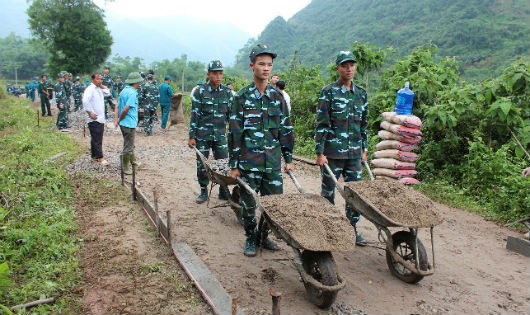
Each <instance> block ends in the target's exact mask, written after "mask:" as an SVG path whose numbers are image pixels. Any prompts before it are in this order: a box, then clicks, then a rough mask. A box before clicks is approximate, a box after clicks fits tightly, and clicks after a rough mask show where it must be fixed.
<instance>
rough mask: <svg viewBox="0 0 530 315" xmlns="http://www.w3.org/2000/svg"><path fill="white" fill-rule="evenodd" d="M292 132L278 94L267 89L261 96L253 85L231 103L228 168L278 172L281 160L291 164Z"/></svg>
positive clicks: (282, 99) (270, 88)
mask: <svg viewBox="0 0 530 315" xmlns="http://www.w3.org/2000/svg"><path fill="white" fill-rule="evenodd" d="M293 147H294V131H293V126H292V124H291V119H290V118H289V113H288V111H287V104H286V103H285V99H284V98H283V96H282V94H281V93H280V91H278V90H277V89H276V88H274V87H272V85H270V84H269V85H267V88H266V89H265V92H264V94H263V95H262V94H261V93H260V91H259V90H258V89H257V88H256V86H255V85H254V83H252V84H250V85H249V86H247V87H245V88H243V89H241V91H239V93H237V96H236V98H235V100H234V104H233V106H232V114H231V116H230V125H229V131H228V148H229V155H230V161H229V163H230V168H239V169H242V170H247V171H258V172H267V173H270V172H272V171H276V170H279V169H281V157H282V155H283V159H284V160H285V162H286V163H291V162H292V160H293Z"/></svg>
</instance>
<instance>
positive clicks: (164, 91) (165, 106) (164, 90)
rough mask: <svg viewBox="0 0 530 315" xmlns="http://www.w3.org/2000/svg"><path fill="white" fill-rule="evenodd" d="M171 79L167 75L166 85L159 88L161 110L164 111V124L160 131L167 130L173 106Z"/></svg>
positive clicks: (161, 125) (163, 84) (165, 78)
mask: <svg viewBox="0 0 530 315" xmlns="http://www.w3.org/2000/svg"><path fill="white" fill-rule="evenodd" d="M169 83H171V77H170V76H168V75H166V76H165V77H164V83H162V84H161V85H160V87H158V92H159V95H160V108H161V109H162V123H161V124H160V129H162V130H165V129H166V124H167V119H168V117H169V109H170V106H171V97H173V89H172V88H171V85H169Z"/></svg>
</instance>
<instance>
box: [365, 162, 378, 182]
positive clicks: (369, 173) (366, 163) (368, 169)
mask: <svg viewBox="0 0 530 315" xmlns="http://www.w3.org/2000/svg"><path fill="white" fill-rule="evenodd" d="M363 165H364V167H366V172H367V173H368V177H370V180H374V179H375V178H374V174H372V170H371V169H370V166H369V165H368V162H366V161H363Z"/></svg>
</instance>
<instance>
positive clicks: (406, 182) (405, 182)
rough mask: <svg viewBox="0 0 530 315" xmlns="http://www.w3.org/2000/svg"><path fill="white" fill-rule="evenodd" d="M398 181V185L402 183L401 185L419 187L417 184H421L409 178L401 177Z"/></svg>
mask: <svg viewBox="0 0 530 315" xmlns="http://www.w3.org/2000/svg"><path fill="white" fill-rule="evenodd" d="M398 181H399V182H400V183H402V184H403V185H419V184H421V182H420V181H419V180H417V179H416V178H411V177H403V178H400V179H398Z"/></svg>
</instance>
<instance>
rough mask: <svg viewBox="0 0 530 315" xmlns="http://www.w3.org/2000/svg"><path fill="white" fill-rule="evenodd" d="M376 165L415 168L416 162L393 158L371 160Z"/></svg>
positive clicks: (406, 168) (393, 168)
mask: <svg viewBox="0 0 530 315" xmlns="http://www.w3.org/2000/svg"><path fill="white" fill-rule="evenodd" d="M370 163H371V164H372V165H373V166H374V167H379V168H388V169H391V170H414V169H416V164H415V163H409V162H402V161H398V160H396V159H391V158H382V159H374V160H372V161H370Z"/></svg>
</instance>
